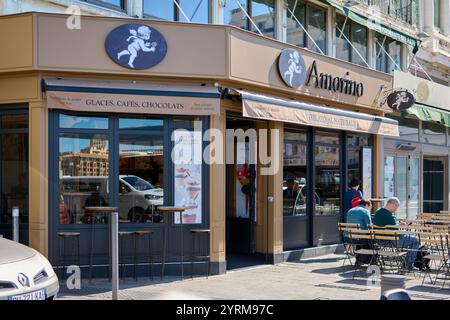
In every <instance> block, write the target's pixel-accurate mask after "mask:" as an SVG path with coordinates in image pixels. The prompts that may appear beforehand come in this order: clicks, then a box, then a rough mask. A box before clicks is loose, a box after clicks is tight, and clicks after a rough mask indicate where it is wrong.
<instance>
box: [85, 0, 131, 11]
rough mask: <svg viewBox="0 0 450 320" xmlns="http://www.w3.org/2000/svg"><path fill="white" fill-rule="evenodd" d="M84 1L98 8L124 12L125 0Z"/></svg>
mask: <svg viewBox="0 0 450 320" xmlns="http://www.w3.org/2000/svg"><path fill="white" fill-rule="evenodd" d="M84 1H85V2H90V3H92V4H97V5H99V6H103V7H108V8H111V9H121V10H125V0H84Z"/></svg>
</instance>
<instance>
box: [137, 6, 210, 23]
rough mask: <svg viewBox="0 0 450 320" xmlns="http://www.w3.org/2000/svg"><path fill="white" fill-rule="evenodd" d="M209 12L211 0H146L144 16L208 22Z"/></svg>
mask: <svg viewBox="0 0 450 320" xmlns="http://www.w3.org/2000/svg"><path fill="white" fill-rule="evenodd" d="M175 1H176V2H177V4H175ZM209 12H210V1H209V0H165V1H155V0H144V16H145V17H146V18H151V19H161V20H169V21H181V22H194V23H208V22H209Z"/></svg>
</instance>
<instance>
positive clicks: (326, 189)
mask: <svg viewBox="0 0 450 320" xmlns="http://www.w3.org/2000/svg"><path fill="white" fill-rule="evenodd" d="M339 151H340V150H339V148H337V147H325V146H317V147H316V154H315V167H316V177H315V179H316V181H315V183H316V188H315V194H314V199H315V204H316V207H315V214H317V215H338V214H340V204H341V194H340V166H339V165H340V161H339V158H340V157H339Z"/></svg>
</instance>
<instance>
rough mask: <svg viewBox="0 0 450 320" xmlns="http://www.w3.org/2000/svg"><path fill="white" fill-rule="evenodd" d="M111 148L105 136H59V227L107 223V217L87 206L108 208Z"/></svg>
mask: <svg viewBox="0 0 450 320" xmlns="http://www.w3.org/2000/svg"><path fill="white" fill-rule="evenodd" d="M108 165H109V148H108V139H107V136H106V135H101V134H71V133H70V134H69V133H67V134H60V136H59V176H60V177H59V183H60V198H59V222H60V224H85V223H92V221H93V219H95V223H106V222H107V216H106V214H105V215H101V214H95V215H93V214H91V213H89V212H87V211H86V210H85V209H84V208H85V207H89V206H92V207H97V206H108V203H109V181H108V171H109V167H108Z"/></svg>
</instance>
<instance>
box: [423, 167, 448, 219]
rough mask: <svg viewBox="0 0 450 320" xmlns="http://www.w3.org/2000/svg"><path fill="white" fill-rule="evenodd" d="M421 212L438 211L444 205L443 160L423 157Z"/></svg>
mask: <svg viewBox="0 0 450 320" xmlns="http://www.w3.org/2000/svg"><path fill="white" fill-rule="evenodd" d="M423 185H424V186H426V187H424V189H423V212H435V213H439V211H440V210H444V209H443V205H444V162H443V160H440V159H423Z"/></svg>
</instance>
